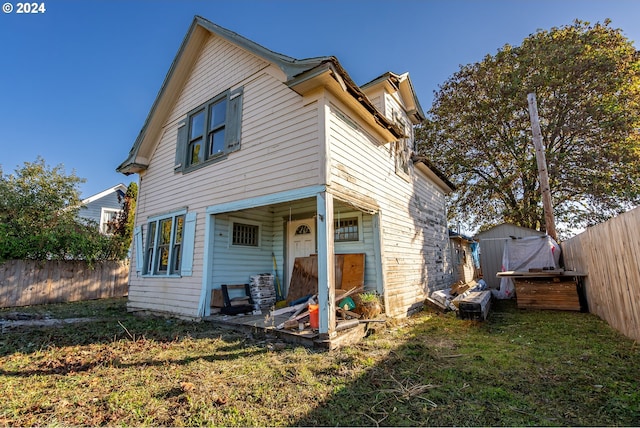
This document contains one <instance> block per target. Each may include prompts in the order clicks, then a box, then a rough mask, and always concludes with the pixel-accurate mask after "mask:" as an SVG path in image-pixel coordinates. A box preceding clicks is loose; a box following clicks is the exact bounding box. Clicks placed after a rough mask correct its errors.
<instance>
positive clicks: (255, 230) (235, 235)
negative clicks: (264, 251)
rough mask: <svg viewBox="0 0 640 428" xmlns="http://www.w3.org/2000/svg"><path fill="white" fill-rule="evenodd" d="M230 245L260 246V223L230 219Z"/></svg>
mask: <svg viewBox="0 0 640 428" xmlns="http://www.w3.org/2000/svg"><path fill="white" fill-rule="evenodd" d="M230 232H231V245H233V246H242V247H259V246H260V223H257V222H253V221H250V220H244V219H234V218H232V219H231V231H230Z"/></svg>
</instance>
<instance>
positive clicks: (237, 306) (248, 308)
mask: <svg viewBox="0 0 640 428" xmlns="http://www.w3.org/2000/svg"><path fill="white" fill-rule="evenodd" d="M220 288H221V289H222V299H223V301H224V306H223V307H222V309H220V312H222V313H223V314H226V315H237V314H243V313H247V312H253V299H252V298H251V290H250V288H249V284H237V285H227V284H222V285H221V286H220ZM229 290H240V291H241V292H243V293H244V295H242V296H240V297H231V298H230V297H229ZM234 302H235V303H234ZM237 302H241V303H237Z"/></svg>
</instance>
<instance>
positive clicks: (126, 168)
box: [116, 16, 424, 175]
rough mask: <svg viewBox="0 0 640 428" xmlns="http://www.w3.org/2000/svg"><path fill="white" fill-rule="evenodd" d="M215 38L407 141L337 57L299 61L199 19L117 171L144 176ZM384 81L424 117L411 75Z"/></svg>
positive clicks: (289, 82)
mask: <svg viewBox="0 0 640 428" xmlns="http://www.w3.org/2000/svg"><path fill="white" fill-rule="evenodd" d="M211 33H212V34H215V35H217V36H219V37H222V38H223V39H225V40H227V41H229V42H231V43H233V44H235V45H237V46H239V47H241V48H243V49H245V50H247V51H249V52H251V53H253V54H255V55H257V56H259V57H261V58H263V59H264V60H266V61H268V62H270V63H272V64H274V65H276V66H277V67H279V68H280V69H281V70H282V72H283V73H284V74H285V76H286V79H287V80H286V84H287V85H288V86H289V87H290V88H291V89H292V90H294V91H296V92H298V93H299V94H301V95H304V94H305V93H307V92H308V91H311V90H313V89H315V88H317V87H318V86H319V85H325V86H327V87H329V89H330V90H331V91H332V92H333V93H334V94H336V95H338V96H341V97H344V98H347V99H348V102H349V103H350V105H351V106H352V107H354V109H355V110H356V111H357V112H358V114H360V115H361V116H362V117H364V116H366V117H367V118H368V119H371V122H372V123H375V124H377V125H378V126H380V127H381V128H382V129H383V131H382V132H384V133H385V134H386V135H388V138H389V140H390V141H391V140H392V139H393V138H394V137H395V138H402V137H404V131H403V130H401V129H400V128H399V127H398V126H397V125H396V124H395V123H394V122H393V121H392V120H390V119H388V118H386V117H385V116H384V115H383V114H382V113H381V112H379V111H378V110H377V109H376V107H375V106H374V105H373V103H371V101H370V100H369V99H368V98H367V96H366V95H365V93H364V92H363V91H362V89H361V88H360V87H359V86H358V85H356V84H355V83H354V82H353V80H352V79H351V78H350V77H349V75H348V74H347V72H346V71H345V70H344V69H343V68H342V66H341V65H340V63H339V62H338V60H337V58H336V57H333V56H323V57H316V58H307V59H301V60H300V59H295V58H292V57H289V56H286V55H283V54H280V53H277V52H274V51H271V50H269V49H267V48H265V47H263V46H261V45H259V44H257V43H255V42H253V41H251V40H249V39H247V38H245V37H243V36H241V35H239V34H237V33H234V32H233V31H230V30H227V29H226V28H223V27H220V26H219V25H216V24H214V23H212V22H211V21H208V20H207V19H205V18H202V17H200V16H196V17H195V18H194V20H193V22H192V24H191V26H190V28H189V30H188V31H187V34H186V36H185V38H184V40H183V41H182V44H181V46H180V48H179V50H178V53H177V54H176V57H175V59H174V60H173V62H172V64H171V67H170V68H169V71H168V73H167V75H166V77H165V79H164V82H163V83H162V86H161V88H160V91H159V92H158V95H157V96H156V99H155V101H154V103H153V106H152V107H151V110H150V111H149V115H148V116H147V119H146V121H145V123H144V125H143V127H142V129H141V131H140V134H139V135H138V137H137V139H136V141H135V142H134V144H133V147H132V148H131V150H130V151H129V156H128V157H127V159H126V160H125V161H124V162H122V164H120V166H118V168H117V169H116V170H117V171H118V172H121V173H124V174H127V175H128V174H134V173H138V172H141V171H143V170H145V169H146V168H147V166H148V165H149V160H150V156H151V153H152V145H153V144H154V142H155V140H156V139H157V137H158V136H159V133H160V132H161V129H162V125H163V122H164V120H165V118H166V117H167V115H168V114H169V110H170V108H171V106H172V105H173V103H174V102H175V100H176V99H177V97H178V96H179V91H180V89H181V88H182V86H183V84H184V82H185V81H186V79H187V77H188V74H189V71H190V68H191V66H192V64H193V61H194V59H195V58H196V57H197V55H198V53H199V51H200V48H201V47H202V44H203V43H204V41H205V40H206V38H207V37H208V36H209V34H211ZM383 76H388V77H389V78H393V79H397V80H398V82H400V81H402V82H406V83H401V87H400V89H401V92H402V90H404V92H405V93H403V94H402V96H403V98H407V99H408V100H410V104H411V100H415V102H414V104H415V105H414V106H413V111H414V112H415V114H417V115H418V116H420V115H422V116H424V113H422V109H421V108H420V105H419V104H418V103H417V98H415V93H413V94H411V95H407V91H409V90H410V91H413V87H412V86H411V82H410V81H409V80H408V76H406V73H405V74H404V75H396V74H393V73H387V74H385V75H383ZM383 76H381V78H382V77H383ZM405 76H406V77H405Z"/></svg>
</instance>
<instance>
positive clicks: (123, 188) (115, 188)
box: [81, 183, 127, 205]
mask: <svg viewBox="0 0 640 428" xmlns="http://www.w3.org/2000/svg"><path fill="white" fill-rule="evenodd" d="M118 190H119V191H121V192H122V194H123V195H124V194H125V193H126V192H127V186H125V185H124V184H122V183H120V184H116V185H115V186H113V187H109V188H108V189H105V190H103V191H102V192H100V193H96V194H95V195H93V196H89V197H88V198H86V199H83V200H82V202H81V204H82V205H86V204H89V203H91V202H93V201H97V200H98V199H100V198H104V197H105V196H107V195H109V194H111V193H113V192H117V191H118Z"/></svg>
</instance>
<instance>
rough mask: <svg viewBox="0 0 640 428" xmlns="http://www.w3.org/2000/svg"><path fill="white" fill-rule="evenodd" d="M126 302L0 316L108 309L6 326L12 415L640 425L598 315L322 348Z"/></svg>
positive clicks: (135, 421) (0, 403)
mask: <svg viewBox="0 0 640 428" xmlns="http://www.w3.org/2000/svg"><path fill="white" fill-rule="evenodd" d="M125 303H126V301H125V300H123V299H116V300H103V301H92V302H83V303H73V304H62V305H48V306H39V307H30V308H17V309H15V308H14V309H9V310H8V309H3V310H0V318H3V317H6V316H7V314H8V313H9V312H16V311H18V312H30V313H35V314H40V315H45V314H47V315H49V316H51V317H57V318H77V317H91V318H95V319H94V320H93V321H91V322H82V323H76V324H69V325H64V326H55V327H28V328H26V327H24V328H21V329H7V330H6V331H5V332H3V333H2V335H1V336H0V385H1V387H0V388H1V389H0V391H1V392H2V399H1V400H0V425H11V426H17V425H19V426H32V425H128V426H131V425H136V426H140V425H143V426H149V425H154V426H157V425H171V426H181V425H191V426H193V425H214V426H220V425H224V426H292V425H323V426H330V425H334V426H335V425H340V426H375V425H385V426H426V425H432V426H433V425H439V426H452V425H457V426H460V425H472V426H514V425H515V426H523V425H528V426H531V425H536V426H541V425H544V426H566V425H574V426H575V425H581V426H585V425H588V426H594V425H597V426H603V425H606V426H612V425H625V426H637V425H640V383H639V381H640V346H639V345H638V344H636V343H634V342H633V341H632V340H629V339H627V338H625V337H624V336H622V335H620V334H618V333H617V332H616V331H614V330H612V329H611V328H610V327H608V326H607V324H606V323H605V322H604V321H602V320H600V319H599V318H597V317H596V316H594V315H590V314H582V313H575V312H552V311H532V310H529V311H523V310H518V309H517V308H516V307H515V304H514V302H512V301H508V302H498V303H497V304H495V305H494V308H493V309H494V310H493V311H492V312H491V314H490V318H489V320H488V321H487V322H484V323H479V322H472V321H464V320H460V319H457V318H456V317H455V315H453V314H441V313H438V312H435V311H431V310H425V311H423V312H421V313H419V314H417V315H416V316H414V317H412V318H410V319H407V320H403V321H402V322H399V323H396V324H395V325H387V326H386V328H385V329H380V330H378V331H376V332H375V333H374V334H372V335H370V336H369V337H367V338H366V339H365V340H364V341H362V342H361V343H359V344H358V345H355V346H351V347H348V348H343V349H340V350H337V351H332V352H316V351H312V350H309V349H305V348H302V347H298V346H290V345H286V346H284V345H282V344H280V343H274V341H273V340H272V339H270V338H268V337H260V336H259V335H258V334H256V335H255V336H248V335H246V334H243V333H237V332H233V331H230V330H224V329H220V328H216V327H212V326H211V325H210V324H208V323H191V322H185V321H178V320H168V319H161V318H153V317H135V316H132V315H130V314H127V312H126V309H125Z"/></svg>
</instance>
